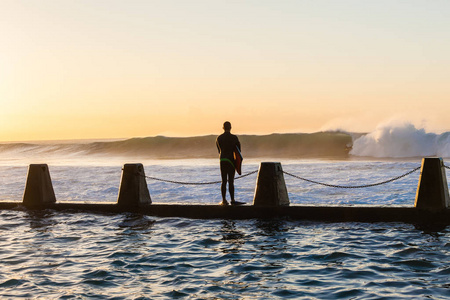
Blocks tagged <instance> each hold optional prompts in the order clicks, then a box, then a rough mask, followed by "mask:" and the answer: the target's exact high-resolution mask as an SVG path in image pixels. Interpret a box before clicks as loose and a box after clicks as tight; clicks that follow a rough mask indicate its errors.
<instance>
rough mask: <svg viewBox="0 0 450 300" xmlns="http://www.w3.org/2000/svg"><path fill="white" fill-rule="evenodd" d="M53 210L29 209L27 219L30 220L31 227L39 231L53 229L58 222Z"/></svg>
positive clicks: (26, 214)
mask: <svg viewBox="0 0 450 300" xmlns="http://www.w3.org/2000/svg"><path fill="white" fill-rule="evenodd" d="M55 216H56V214H55V212H54V211H52V210H27V211H26V212H25V220H27V221H29V222H30V228H31V229H32V230H36V231H39V232H46V231H51V230H52V228H53V227H54V226H55V225H57V224H58V221H57V220H56V219H55Z"/></svg>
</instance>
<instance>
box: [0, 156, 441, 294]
mask: <svg viewBox="0 0 450 300" xmlns="http://www.w3.org/2000/svg"><path fill="white" fill-rule="evenodd" d="M140 162H142V163H144V165H145V172H146V174H147V175H148V176H152V177H158V178H161V179H170V180H176V181H185V182H209V181H216V180H219V173H218V166H217V161H216V160H167V161H156V160H146V161H145V160H144V161H142V160H141V161H140ZM122 163H123V162H121V161H120V160H119V159H116V160H104V161H102V160H100V161H96V162H94V161H86V160H83V161H80V160H73V161H71V160H66V161H62V160H57V161H56V160H55V161H51V160H50V161H49V167H50V173H51V177H52V181H53V185H54V189H55V194H56V197H57V200H58V201H84V202H105V201H108V202H114V201H116V198H117V194H118V188H119V182H120V175H121V165H122ZM258 164H259V161H257V160H253V161H252V160H248V161H246V163H245V165H244V170H243V173H247V172H251V171H254V170H257V169H258ZM282 165H283V169H284V170H285V171H286V172H289V173H293V174H296V175H298V176H301V177H304V178H307V179H311V180H316V181H320V182H324V183H330V184H337V185H363V184H368V183H376V182H382V181H385V180H387V179H390V178H393V177H396V176H399V175H402V174H404V173H406V172H408V171H410V170H412V169H414V168H416V167H418V166H420V159H410V160H398V161H393V160H379V161H364V160H348V161H331V160H329V161H328V160H289V161H282ZM447 165H448V164H447ZM26 173H27V167H26V164H23V162H18V163H8V162H6V161H3V162H2V164H1V166H0V183H1V184H0V200H8V201H11V200H17V201H20V200H21V198H22V193H23V189H24V186H25V180H26ZM447 173H448V172H447ZM418 178H419V172H415V173H413V174H411V175H409V176H406V177H405V178H402V179H401V180H398V181H395V182H392V183H389V184H385V185H381V186H377V187H371V188H363V189H336V188H329V187H325V186H321V185H315V184H311V183H307V182H304V181H301V180H299V179H296V178H293V177H290V176H287V175H285V180H286V184H287V188H288V192H289V197H290V200H291V203H293V205H295V204H308V205H375V206H380V205H383V206H412V205H414V197H415V192H416V188H417V181H418ZM255 181H256V175H251V176H248V177H245V178H242V179H239V180H237V181H236V189H237V190H236V193H237V199H238V200H241V201H246V202H248V203H251V201H252V199H253V193H254V188H255ZM147 182H148V186H149V189H150V193H151V197H152V200H153V201H154V202H159V203H208V204H212V203H218V202H219V201H220V192H219V185H217V184H215V185H214V184H213V185H198V186H192V185H183V184H179V185H178V184H170V183H165V182H159V181H155V180H150V179H148V180H147ZM0 232H1V234H0V270H1V271H0V296H1V297H2V298H6V299H8V298H33V299H34V298H36V299H298V298H300V299H301V298H303V299H410V298H416V299H448V298H449V297H450V280H449V279H450V263H449V254H450V231H449V228H448V227H447V228H445V229H439V230H437V231H429V230H426V229H423V228H416V227H415V226H414V225H411V224H403V223H376V224H363V223H314V222H301V221H292V220H287V219H275V220H239V221H233V220H192V219H183V218H155V217H149V216H143V215H138V214H118V215H115V214H112V215H109V214H103V215H102V214H90V213H69V212H66V213H61V212H53V211H51V210H47V211H38V212H36V211H34V212H33V211H26V210H13V211H1V212H0Z"/></svg>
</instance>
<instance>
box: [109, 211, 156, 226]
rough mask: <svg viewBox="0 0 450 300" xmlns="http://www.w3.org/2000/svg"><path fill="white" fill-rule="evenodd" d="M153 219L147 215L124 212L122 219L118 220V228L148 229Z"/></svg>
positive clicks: (153, 222)
mask: <svg viewBox="0 0 450 300" xmlns="http://www.w3.org/2000/svg"><path fill="white" fill-rule="evenodd" d="M155 222H156V221H155V220H151V219H149V218H148V216H145V215H140V214H133V213H129V214H125V215H124V218H123V220H122V221H120V222H119V224H118V226H119V227H120V228H125V229H131V230H150V229H152V227H153V225H154V224H155Z"/></svg>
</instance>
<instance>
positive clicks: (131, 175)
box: [117, 164, 152, 207]
mask: <svg viewBox="0 0 450 300" xmlns="http://www.w3.org/2000/svg"><path fill="white" fill-rule="evenodd" d="M151 203H152V199H151V198H150V192H149V191H148V187H147V181H146V179H145V172H144V166H143V165H142V164H125V165H123V169H122V178H121V180H120V189H119V197H118V199H117V204H119V205H121V206H130V207H137V206H142V205H148V204H151Z"/></svg>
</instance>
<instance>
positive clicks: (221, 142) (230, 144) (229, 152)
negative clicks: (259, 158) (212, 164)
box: [216, 121, 242, 205]
mask: <svg viewBox="0 0 450 300" xmlns="http://www.w3.org/2000/svg"><path fill="white" fill-rule="evenodd" d="M223 130H224V133H222V134H221V135H219V136H218V137H217V140H216V145H217V150H219V153H220V174H221V175H222V186H221V191H222V203H221V205H228V202H227V199H226V193H227V181H228V189H229V191H230V197H231V204H232V205H233V204H242V203H240V202H239V203H238V202H237V201H235V200H234V154H233V153H234V150H235V148H236V146H237V147H238V148H239V151H240V150H241V143H240V142H239V139H238V137H237V136H235V135H234V134H231V132H230V131H231V123H230V122H228V121H227V122H225V123H223Z"/></svg>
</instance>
